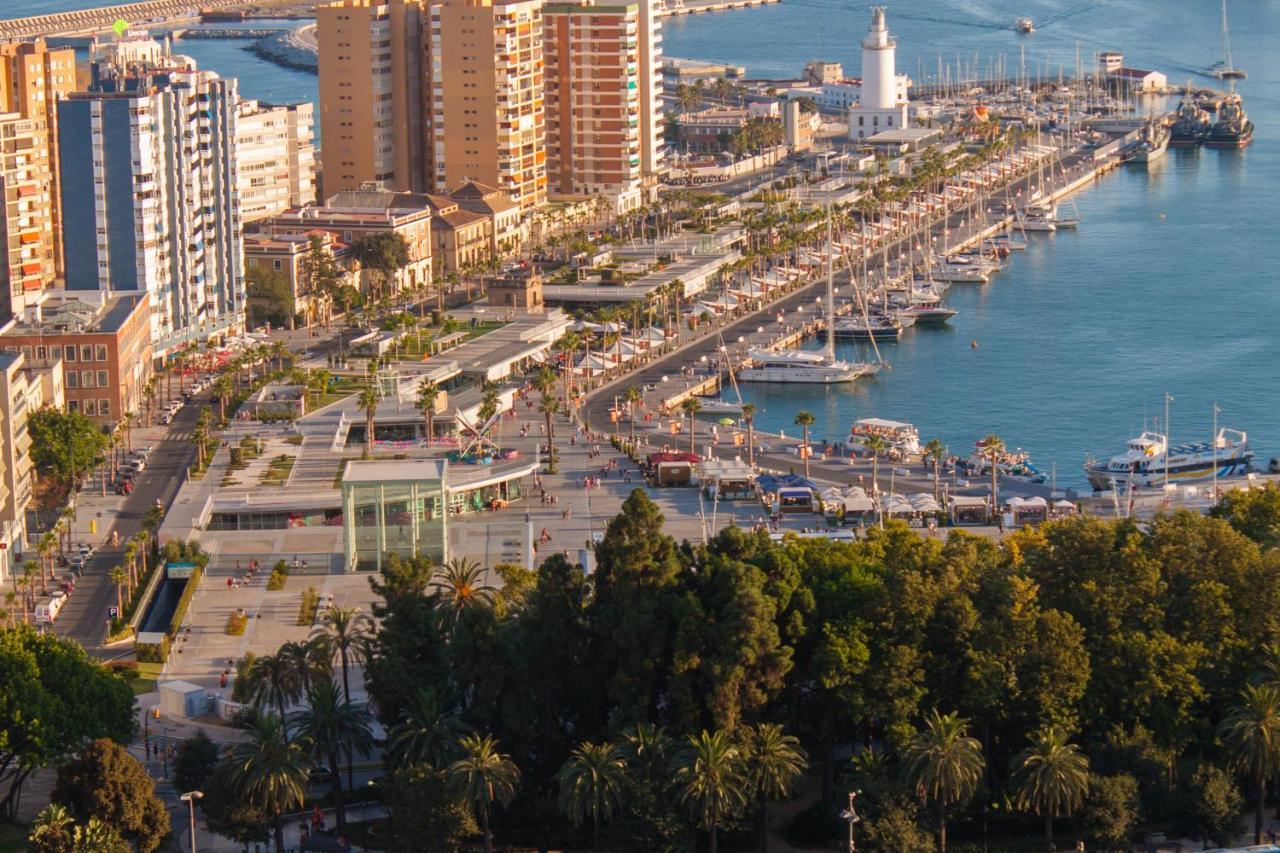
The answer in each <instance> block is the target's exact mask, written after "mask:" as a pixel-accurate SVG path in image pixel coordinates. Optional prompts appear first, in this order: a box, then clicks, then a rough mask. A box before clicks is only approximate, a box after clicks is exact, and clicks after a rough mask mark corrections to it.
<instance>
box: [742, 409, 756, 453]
mask: <svg viewBox="0 0 1280 853" xmlns="http://www.w3.org/2000/svg"><path fill="white" fill-rule="evenodd" d="M742 419H743V420H744V421H746V423H747V464H748V465H750V466H751V467H752V468H754V467H756V407H755V405H754V404H753V403H743V404H742Z"/></svg>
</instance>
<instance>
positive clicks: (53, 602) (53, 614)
mask: <svg viewBox="0 0 1280 853" xmlns="http://www.w3.org/2000/svg"><path fill="white" fill-rule="evenodd" d="M66 601H67V594H66V593H65V592H62V591H58V592H55V593H54V594H53V595H51V596H49V600H48V601H41V602H39V603H37V604H36V621H37V622H54V621H57V618H58V613H60V612H61V611H62V605H63V604H65V603H66Z"/></svg>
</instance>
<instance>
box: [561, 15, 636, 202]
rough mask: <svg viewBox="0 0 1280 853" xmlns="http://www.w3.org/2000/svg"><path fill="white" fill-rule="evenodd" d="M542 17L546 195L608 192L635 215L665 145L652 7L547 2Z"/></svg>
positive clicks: (605, 193)
mask: <svg viewBox="0 0 1280 853" xmlns="http://www.w3.org/2000/svg"><path fill="white" fill-rule="evenodd" d="M542 14H543V18H542V20H543V33H544V36H543V38H544V45H545V47H544V50H545V55H546V102H547V106H546V113H547V155H548V158H547V160H548V163H547V173H548V180H549V191H550V192H551V193H552V194H558V195H566V196H570V195H604V196H608V197H609V198H611V199H612V201H613V207H614V209H615V210H616V211H617V212H619V213H622V212H626V211H628V210H634V209H636V208H638V207H640V206H641V205H643V204H644V202H645V189H646V187H645V183H646V182H645V176H646V175H652V174H653V170H654V168H655V166H654V164H655V163H656V160H657V154H656V150H655V149H656V147H657V146H658V145H659V144H660V139H655V137H654V134H655V132H656V133H660V132H661V131H660V130H659V129H658V128H659V125H658V123H657V121H656V119H657V117H658V115H659V111H660V109H661V106H660V100H659V98H660V95H661V90H660V86H661V77H660V74H661V71H660V69H658V68H656V67H654V65H653V64H652V62H653V57H654V56H655V54H656V52H657V48H656V41H655V39H656V27H657V23H656V19H655V18H654V16H653V11H652V8H651V7H650V5H649V3H648V0H639V2H630V3H626V2H624V3H613V4H610V3H596V2H594V0H589V2H582V3H564V4H560V3H557V4H552V5H547V6H545V7H544V8H543V13H542ZM646 43H647V47H648V49H647V50H646V49H645V45H646ZM646 164H647V165H646Z"/></svg>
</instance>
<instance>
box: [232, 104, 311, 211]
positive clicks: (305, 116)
mask: <svg viewBox="0 0 1280 853" xmlns="http://www.w3.org/2000/svg"><path fill="white" fill-rule="evenodd" d="M314 109H315V108H314V107H313V106H312V105H311V104H310V103H301V104H283V105H280V106H276V105H274V104H266V103H262V102H259V101H241V102H240V104H239V110H240V113H239V115H238V116H237V119H236V183H237V188H238V189H239V191H240V220H241V221H242V222H246V223H248V222H256V221H257V220H259V219H265V218H267V217H268V216H275V215H276V214H277V213H284V212H285V211H286V210H288V209H289V208H291V207H301V206H302V205H304V204H310V203H312V202H313V201H315V200H316V159H315V155H316V149H315V142H314V139H313V127H312V126H313V115H314Z"/></svg>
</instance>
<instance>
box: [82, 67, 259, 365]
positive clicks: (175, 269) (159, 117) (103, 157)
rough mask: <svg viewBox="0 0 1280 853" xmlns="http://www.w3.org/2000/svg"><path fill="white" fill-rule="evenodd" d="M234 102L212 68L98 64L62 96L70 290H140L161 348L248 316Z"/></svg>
mask: <svg viewBox="0 0 1280 853" xmlns="http://www.w3.org/2000/svg"><path fill="white" fill-rule="evenodd" d="M165 59H166V61H167V62H169V63H172V62H173V59H172V58H170V57H167V55H166V58H165ZM238 101H239V98H238V94H237V88H236V81H235V80H234V79H224V78H221V77H219V76H218V75H216V74H214V73H212V72H208V71H197V70H195V69H193V68H190V67H183V68H165V67H144V68H140V67H137V66H129V67H125V66H123V65H116V64H112V63H110V62H107V61H105V60H104V61H101V62H98V63H95V64H94V66H93V82H92V84H91V86H90V91H87V92H77V93H74V94H72V95H71V96H70V97H69V98H68V99H66V100H63V101H60V102H59V104H58V123H59V128H58V143H59V153H60V164H61V182H62V184H61V187H62V209H63V231H64V234H65V240H66V244H67V245H68V246H72V247H74V249H75V251H73V252H69V253H68V254H67V266H66V286H67V289H68V290H106V291H130V290H137V291H146V292H147V293H148V294H150V303H151V309H152V310H151V324H152V343H153V346H154V348H155V354H156V355H157V356H164V355H165V354H167V353H169V352H172V351H173V350H174V349H176V348H177V347H180V346H182V345H184V344H186V343H188V342H191V341H195V340H205V339H208V338H210V337H213V336H216V335H219V334H222V333H225V332H228V331H233V330H236V329H239V328H242V327H243V324H244V302H245V292H244V269H243V268H244V247H243V237H242V234H241V223H240V204H239V197H238V193H237V192H236V187H235V183H236V156H235V141H236V119H237V114H238V108H237V104H238Z"/></svg>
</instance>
